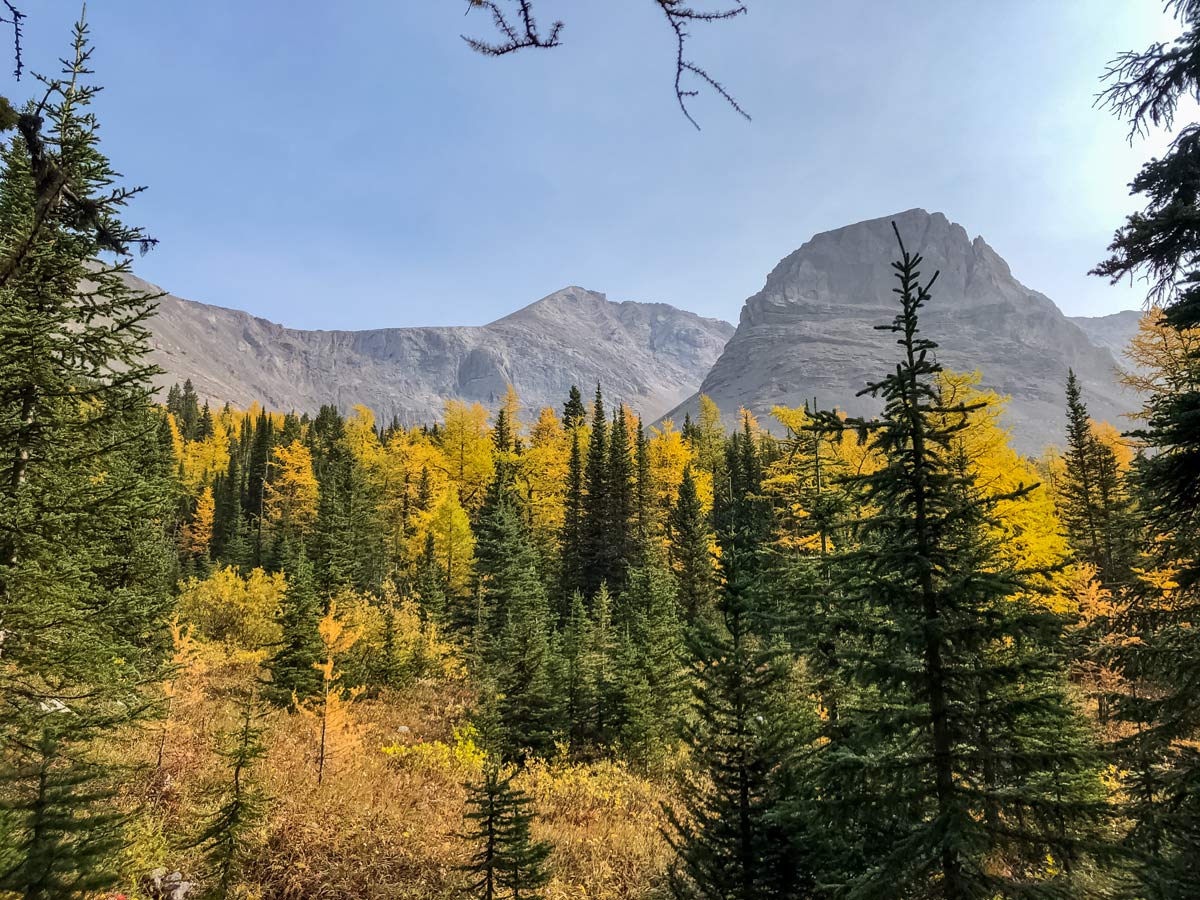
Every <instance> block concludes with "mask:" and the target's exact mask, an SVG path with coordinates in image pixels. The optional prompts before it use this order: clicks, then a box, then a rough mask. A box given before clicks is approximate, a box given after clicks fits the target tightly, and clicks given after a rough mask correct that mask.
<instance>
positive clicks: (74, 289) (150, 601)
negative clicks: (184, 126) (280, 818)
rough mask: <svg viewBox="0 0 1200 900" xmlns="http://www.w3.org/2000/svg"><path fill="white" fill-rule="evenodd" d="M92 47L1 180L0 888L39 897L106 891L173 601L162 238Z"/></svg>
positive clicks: (49, 94) (24, 133)
mask: <svg viewBox="0 0 1200 900" xmlns="http://www.w3.org/2000/svg"><path fill="white" fill-rule="evenodd" d="M91 52H92V51H91V47H90V45H89V41H88V35H87V27H86V25H85V24H84V23H83V22H82V21H81V22H79V23H78V24H77V25H76V27H75V34H74V41H73V48H72V52H70V53H68V54H67V55H66V57H65V59H64V61H63V70H62V73H61V74H60V75H59V76H57V77H49V78H47V79H45V81H44V85H43V88H42V90H41V93H42V99H41V100H40V101H39V102H38V103H36V104H30V105H29V106H28V107H26V108H25V109H23V110H22V112H21V113H20V114H19V115H17V116H15V117H14V118H15V119H16V123H15V124H16V126H17V131H18V135H17V136H15V137H14V138H13V139H12V140H11V141H10V142H9V143H8V144H7V145H6V146H5V147H4V148H3V151H2V170H0V634H3V654H2V655H0V695H2V696H3V697H4V704H3V707H2V709H0V783H2V784H3V789H2V791H0V793H3V802H4V807H5V808H4V809H3V812H2V813H0V818H2V819H3V826H0V831H2V833H3V836H2V838H0V885H2V888H0V889H2V890H3V891H5V892H11V893H12V894H14V895H17V896H23V897H28V898H33V897H37V898H58V897H64V898H65V897H74V896H79V895H81V894H84V893H90V892H100V891H102V890H104V889H105V888H107V887H110V886H111V885H112V879H113V868H114V863H115V860H116V858H117V857H118V855H119V853H120V844H121V841H120V835H119V833H118V826H119V819H118V817H116V816H115V815H113V807H112V805H111V804H110V802H109V787H110V785H111V781H112V775H111V772H109V771H108V770H107V769H106V767H105V766H104V765H102V764H101V763H100V762H99V760H98V757H97V755H96V754H95V753H94V752H93V751H94V746H95V741H96V740H97V739H98V738H100V737H101V736H102V735H103V736H107V735H110V734H112V733H115V732H116V731H117V730H118V729H121V728H123V727H126V726H128V725H129V724H130V723H131V722H133V721H136V720H137V719H139V718H142V717H144V716H145V714H146V713H147V711H148V710H149V709H150V708H151V706H152V704H151V701H150V698H149V697H147V696H146V694H145V692H144V691H145V686H146V685H148V684H150V683H153V682H154V681H155V680H157V678H158V677H159V676H160V675H161V673H162V666H163V662H164V657H165V651H166V645H167V639H166V629H165V625H164V623H165V620H166V618H167V615H168V609H169V607H170V598H171V594H170V589H171V585H170V584H169V582H168V579H169V577H170V574H171V565H170V564H169V562H168V559H167V556H168V554H169V553H170V549H169V546H168V544H167V542H166V539H165V535H164V534H163V531H162V525H163V523H164V522H166V521H168V520H169V518H170V516H171V513H170V505H169V504H170V499H171V497H170V492H169V485H168V484H167V483H166V482H165V480H164V479H163V478H162V474H163V473H162V471H161V468H160V467H158V466H156V465H154V463H155V461H157V460H160V459H161V449H160V448H161V442H160V439H159V434H160V419H159V417H158V416H157V415H156V414H155V413H154V412H153V411H152V410H151V409H150V407H149V403H148V400H149V396H150V392H151V390H152V386H151V378H152V376H153V375H155V374H156V373H157V370H156V369H155V368H154V367H153V366H152V365H151V364H150V363H149V362H148V360H147V353H148V349H149V347H148V342H149V331H148V328H147V320H148V318H149V317H150V316H151V315H152V314H153V311H154V300H155V299H156V295H154V294H150V293H147V292H145V291H143V290H140V289H138V288H137V287H136V286H135V285H134V284H131V283H130V282H129V281H128V280H127V279H126V277H125V276H126V275H127V273H128V272H129V270H130V267H131V251H132V249H133V248H136V247H139V246H140V247H141V249H143V250H145V249H148V247H149V246H150V245H151V244H152V241H151V240H150V239H149V238H148V237H147V236H146V235H145V234H144V233H143V232H141V231H140V230H138V229H135V228H131V227H128V226H126V225H124V224H123V223H122V221H121V216H122V214H123V211H124V207H125V206H126V205H127V203H128V202H129V201H130V200H131V199H132V198H133V197H134V196H135V195H136V194H137V193H138V192H139V190H140V189H127V188H124V187H122V186H121V185H120V176H119V175H118V174H117V173H116V172H114V171H113V169H112V167H111V165H110V164H109V161H108V160H107V159H106V158H105V156H104V155H103V154H102V152H101V150H100V147H99V133H98V130H99V127H100V126H99V122H98V119H97V118H96V116H95V113H94V111H93V109H92V108H91V103H92V101H93V100H94V98H95V96H96V93H97V91H98V90H99V88H98V87H97V86H95V85H94V84H92V83H91V80H90V75H91V71H90V57H91ZM6 124H7V125H8V127H10V128H11V127H12V125H13V122H12V121H9V122H7V123H6Z"/></svg>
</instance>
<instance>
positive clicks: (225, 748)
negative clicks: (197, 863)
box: [191, 696, 267, 900]
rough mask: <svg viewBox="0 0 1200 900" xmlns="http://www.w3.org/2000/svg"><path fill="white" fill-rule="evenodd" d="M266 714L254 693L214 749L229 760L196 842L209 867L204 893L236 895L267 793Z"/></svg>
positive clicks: (216, 898) (222, 898) (221, 897)
mask: <svg viewBox="0 0 1200 900" xmlns="http://www.w3.org/2000/svg"><path fill="white" fill-rule="evenodd" d="M261 718H262V713H261V712H260V711H259V709H258V707H257V701H256V699H255V698H254V697H253V696H250V697H247V698H246V699H245V700H244V701H243V702H242V703H241V704H240V709H239V721H238V726H237V727H236V728H234V729H232V730H230V731H224V732H221V733H220V734H219V735H218V737H217V746H216V748H215V752H216V754H217V756H218V757H219V758H220V759H221V760H223V761H224V763H225V768H226V779H225V781H224V782H223V783H221V784H219V785H217V787H216V788H215V790H214V791H213V800H214V801H215V802H216V804H217V807H216V809H214V810H213V811H212V812H211V813H210V814H209V815H208V816H206V817H205V818H204V819H203V820H202V822H201V826H200V830H199V832H198V833H197V834H196V836H195V837H194V838H193V839H192V841H191V846H193V847H198V848H200V849H201V850H202V851H203V854H204V859H205V863H206V865H207V871H206V873H205V875H206V881H207V883H205V884H204V885H203V891H202V896H204V897H206V898H213V900H226V898H228V897H230V896H231V895H233V894H234V888H235V887H236V884H237V880H238V878H239V877H240V876H241V873H242V869H243V867H244V866H245V862H246V856H247V846H246V845H247V839H248V837H249V835H250V834H251V833H252V832H253V830H254V829H255V828H256V827H257V826H258V824H259V823H260V822H261V821H262V817H263V813H264V812H265V808H266V802H267V798H266V794H265V793H264V792H263V790H262V788H261V786H260V784H259V781H258V779H257V777H256V775H255V771H254V770H255V768H256V766H257V765H258V763H259V762H260V761H261V760H262V759H263V757H265V756H266V755H267V748H266V744H265V743H264V742H263V727H262V724H261Z"/></svg>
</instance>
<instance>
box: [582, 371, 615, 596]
mask: <svg viewBox="0 0 1200 900" xmlns="http://www.w3.org/2000/svg"><path fill="white" fill-rule="evenodd" d="M608 444H609V441H608V419H607V418H606V417H605V415H604V398H603V395H602V394H601V393H600V385H596V400H595V402H594V403H593V404H592V433H591V436H590V437H589V438H588V452H587V469H586V471H585V475H584V479H585V480H584V486H585V491H584V495H583V515H582V517H581V521H580V531H581V541H580V543H581V545H582V550H583V552H582V553H581V554H580V571H581V575H582V577H581V581H582V584H583V592H584V594H585V595H586V596H588V597H591V596H593V595H594V594H595V593H596V591H597V590H599V588H600V585H601V584H603V583H604V582H605V581H607V579H608V575H609V572H610V571H611V569H612V546H611V544H610V543H609V540H610V535H609V533H608V527H609V515H610V511H611V504H610V502H609V498H608V472H609V461H608V457H609V450H608Z"/></svg>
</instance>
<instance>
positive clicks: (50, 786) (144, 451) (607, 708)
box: [0, 2, 1200, 900]
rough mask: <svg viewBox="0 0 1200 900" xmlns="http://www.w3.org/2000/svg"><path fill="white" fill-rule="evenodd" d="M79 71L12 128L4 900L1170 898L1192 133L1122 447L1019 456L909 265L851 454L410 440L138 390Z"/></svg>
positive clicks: (1068, 435) (838, 418)
mask: <svg viewBox="0 0 1200 900" xmlns="http://www.w3.org/2000/svg"><path fill="white" fill-rule="evenodd" d="M1177 7H1178V9H1177V11H1178V14H1179V18H1180V21H1181V23H1182V25H1183V27H1184V29H1185V33H1184V35H1183V36H1182V37H1181V38H1180V40H1179V42H1178V43H1177V44H1174V45H1167V46H1159V47H1157V48H1151V50H1150V51H1148V53H1147V54H1131V55H1130V56H1128V57H1127V58H1124V59H1122V60H1120V61H1119V62H1118V64H1116V67H1115V68H1114V69H1113V70H1112V71H1111V72H1110V77H1109V79H1108V81H1106V82H1105V83H1104V86H1103V89H1104V90H1105V93H1104V94H1103V95H1102V98H1103V99H1104V101H1105V102H1106V103H1108V104H1109V105H1110V106H1111V107H1112V108H1113V110H1114V111H1115V112H1116V113H1117V114H1118V115H1120V116H1122V117H1123V118H1124V119H1126V120H1128V121H1129V123H1130V124H1131V126H1132V127H1133V128H1134V129H1135V130H1136V129H1139V128H1142V127H1144V126H1145V125H1146V124H1147V122H1150V121H1153V122H1155V123H1158V122H1159V121H1163V120H1165V121H1169V120H1170V118H1171V116H1172V114H1173V111H1174V109H1175V105H1176V104H1177V103H1178V102H1179V101H1180V100H1181V99H1184V98H1187V97H1194V96H1196V95H1197V94H1198V93H1200V80H1198V79H1200V74H1198V73H1200V4H1197V3H1191V2H1180V3H1178V4H1177ZM90 52H91V51H90V44H89V38H88V33H87V28H86V26H85V25H84V24H82V23H81V24H80V25H79V26H78V28H77V30H76V33H75V35H74V39H73V42H72V44H71V45H70V47H69V48H68V52H67V53H66V54H65V62H64V68H63V70H62V71H61V72H60V73H57V74H55V75H53V76H52V77H49V78H46V79H45V80H44V84H43V92H42V93H39V94H38V95H37V97H36V98H35V99H34V100H32V101H29V102H28V103H27V104H24V105H16V104H14V105H9V104H8V103H7V102H6V103H4V104H2V105H0V127H3V128H4V129H5V131H6V132H7V135H6V136H7V141H6V143H5V145H4V150H3V171H2V175H0V896H4V897H13V898H17V897H20V898H26V900H52V898H66V897H97V898H100V897H103V898H110V900H116V898H126V900H132V898H147V900H149V898H167V897H171V898H176V900H179V898H184V897H192V898H222V900H224V898H234V897H239V898H318V897H319V898H356V900H359V898H385V897H386V898H481V900H501V898H503V900H508V898H512V900H518V898H524V900H535V898H546V900H549V898H585V897H587V898H666V897H674V898H680V900H684V898H688V900H690V898H695V900H702V898H703V900H718V898H720V900H772V898H779V900H785V898H787V900H808V898H839V900H841V898H844V900H908V898H912V900H924V898H928V900H1000V898H1005V900H1008V898H1022V900H1024V898H1030V900H1042V898H1045V900H1050V898H1113V900H1117V898H1129V900H1189V898H1197V897H1200V633H1198V631H1197V627H1196V626H1197V621H1198V619H1200V546H1198V545H1197V540H1198V535H1200V527H1198V526H1200V521H1198V519H1197V516H1198V514H1200V512H1198V511H1200V288H1197V286H1196V283H1197V277H1198V276H1197V270H1196V260H1197V258H1198V256H1200V237H1198V236H1197V230H1196V227H1195V217H1196V203H1197V201H1196V196H1197V189H1198V187H1200V184H1198V179H1200V175H1198V174H1197V173H1200V166H1198V165H1197V158H1198V157H1200V139H1198V132H1197V126H1189V127H1188V128H1185V129H1183V130H1182V131H1181V133H1180V134H1179V137H1178V138H1177V140H1176V141H1175V143H1173V144H1172V145H1171V147H1170V149H1169V151H1168V152H1167V153H1166V154H1165V155H1164V156H1163V157H1162V158H1160V159H1157V160H1155V161H1153V162H1152V163H1151V164H1149V165H1147V166H1146V168H1145V169H1144V170H1143V171H1142V172H1141V173H1140V174H1139V175H1138V176H1137V178H1136V180H1135V181H1134V183H1133V190H1134V192H1135V193H1136V194H1137V195H1138V197H1139V201H1140V202H1142V203H1143V204H1144V207H1145V208H1144V210H1143V211H1142V212H1139V213H1137V214H1135V215H1134V216H1132V217H1131V218H1130V219H1129V220H1128V222H1127V223H1126V224H1125V225H1124V226H1122V227H1121V228H1120V229H1119V230H1118V231H1117V233H1116V236H1115V239H1114V242H1113V244H1112V247H1111V248H1110V253H1111V255H1110V257H1109V258H1108V259H1106V260H1105V261H1103V262H1101V263H1099V264H1098V266H1097V274H1099V275H1101V276H1104V277H1110V278H1114V279H1119V278H1122V277H1125V276H1128V275H1131V274H1138V275H1147V276H1148V277H1149V279H1150V286H1151V289H1152V290H1151V293H1150V298H1149V303H1148V307H1147V311H1146V313H1145V315H1144V318H1143V320H1142V323H1141V327H1140V330H1139V332H1138V335H1137V337H1136V339H1135V341H1134V343H1133V344H1132V345H1131V347H1130V348H1129V349H1128V354H1129V357H1130V358H1131V359H1132V360H1133V361H1134V362H1135V363H1136V366H1135V367H1133V368H1131V370H1130V371H1131V373H1132V374H1130V375H1129V376H1128V377H1129V380H1130V384H1131V387H1132V388H1134V389H1136V390H1137V391H1139V395H1140V397H1141V398H1142V403H1143V405H1142V408H1141V410H1140V412H1139V414H1138V418H1137V419H1136V420H1135V421H1134V423H1133V425H1132V426H1129V425H1128V423H1107V422H1098V421H1094V420H1093V419H1092V418H1090V417H1089V414H1088V396H1087V394H1086V392H1085V391H1084V390H1083V389H1082V388H1081V386H1080V384H1079V382H1078V381H1077V380H1076V378H1075V376H1074V374H1073V373H1071V372H1069V371H1064V372H1063V373H1062V382H1061V384H1060V385H1055V386H1054V390H1055V391H1056V392H1057V393H1058V394H1059V395H1060V396H1061V417H1062V422H1063V434H1064V440H1063V443H1062V445H1061V446H1060V447H1058V448H1049V449H1047V450H1046V452H1045V453H1044V454H1043V455H1041V456H1040V457H1038V458H1030V457H1027V456H1022V455H1020V454H1018V453H1017V452H1016V451H1015V450H1013V449H1012V448H1011V447H1010V446H1009V442H1008V435H1007V433H1006V431H1005V430H1004V428H1003V427H1002V424H1001V421H1000V416H1001V415H1002V413H1003V411H1004V407H1005V399H1004V398H1003V397H1000V396H997V395H996V394H994V393H992V392H990V391H988V390H985V389H984V388H983V387H981V376H980V375H979V373H972V372H956V371H950V370H948V369H945V368H943V367H942V366H941V365H940V364H939V363H938V349H939V348H938V344H937V342H936V341H937V337H938V336H937V335H936V334H933V333H930V332H929V331H927V330H926V329H925V328H924V327H923V325H922V322H923V319H922V317H923V315H924V313H925V312H926V311H927V310H928V309H931V308H936V307H937V306H938V305H939V304H947V303H952V302H953V300H954V298H953V297H948V296H945V295H943V294H942V293H939V284H938V280H937V273H936V272H935V271H933V270H932V269H931V268H930V267H929V266H927V265H926V264H925V263H924V262H923V260H922V258H921V256H920V254H919V253H917V252H915V250H914V249H913V246H912V244H911V241H912V240H913V239H914V237H915V236H910V235H905V234H903V233H902V232H901V230H900V229H896V232H895V244H894V248H893V252H892V259H893V262H892V267H893V270H894V275H895V294H894V298H895V299H894V308H893V309H892V310H891V313H890V315H891V317H890V318H889V319H885V320H884V321H880V322H879V323H878V327H879V328H880V329H883V330H885V331H886V332H888V333H889V334H890V335H891V336H893V337H894V339H895V343H894V346H895V352H894V355H893V357H891V358H888V359H879V360H878V361H877V363H878V364H877V374H876V375H875V377H874V379H873V380H872V381H871V382H870V383H868V384H864V385H863V391H864V393H866V394H869V395H871V396H872V397H874V398H875V399H876V400H877V401H878V403H879V405H880V408H881V410H882V412H881V413H880V414H879V415H878V416H877V417H872V418H869V419H861V420H860V419H855V418H852V417H848V416H847V415H845V414H843V413H841V412H840V411H839V410H838V409H837V408H836V407H835V406H830V407H829V408H818V407H817V406H816V405H815V403H814V404H812V405H809V406H806V407H801V408H777V409H775V410H774V411H773V413H772V418H773V422H772V423H771V424H772V428H771V429H770V430H768V429H767V427H766V424H767V423H765V422H760V421H758V420H757V419H756V418H755V416H753V415H751V414H750V413H749V412H746V411H744V410H742V411H738V410H718V409H717V408H716V406H715V405H714V404H713V403H712V402H711V401H709V400H708V399H707V398H702V399H701V405H700V413H699V415H698V416H697V417H696V418H695V419H692V418H691V417H688V418H686V419H685V420H684V421H682V422H676V423H673V422H671V421H662V422H654V423H652V422H650V421H646V420H644V419H643V418H642V417H641V416H639V414H638V411H637V410H634V409H628V408H626V407H624V406H622V405H620V404H613V403H611V402H609V400H608V399H607V398H606V396H605V393H604V385H602V384H601V385H595V384H581V385H578V386H576V387H572V388H571V389H570V391H569V393H568V394H567V395H566V396H564V397H563V398H562V405H561V406H560V407H558V408H545V409H529V408H527V407H525V406H524V405H523V404H522V401H521V398H520V397H519V396H518V395H517V393H516V392H515V391H514V390H513V389H512V388H511V387H510V389H509V392H508V395H507V397H505V398H504V400H503V402H502V403H501V404H499V405H497V406H496V408H493V409H485V408H483V407H482V406H479V405H468V404H465V403H461V402H457V401H453V400H451V401H447V402H446V404H445V410H444V415H443V416H442V417H441V418H440V419H439V420H438V421H430V422H428V423H425V424H423V425H420V426H417V427H412V426H402V425H401V424H400V423H399V422H394V421H393V422H387V421H380V420H378V419H377V418H376V417H375V415H374V414H373V413H372V411H371V410H369V409H366V408H362V407H358V408H354V409H351V410H339V409H337V408H335V407H333V406H326V407H323V408H321V409H318V410H304V411H279V410H273V409H267V408H264V407H263V406H261V405H254V406H252V407H250V408H246V409H235V408H232V407H230V406H229V405H221V406H215V405H212V404H210V403H209V402H208V401H207V399H206V398H204V397H202V396H199V395H198V393H197V391H196V390H195V389H194V387H193V385H192V384H191V383H190V382H187V383H184V384H181V385H176V386H174V387H172V388H170V390H169V393H163V394H162V395H159V394H157V393H156V392H155V391H154V389H153V387H152V384H153V379H154V378H155V377H156V376H157V375H158V374H159V373H158V372H157V371H156V370H155V369H154V368H153V367H152V366H151V365H149V363H148V362H147V360H146V355H147V352H148V346H149V345H148V341H149V334H150V333H149V331H148V327H147V323H148V322H149V321H150V317H152V316H153V315H154V309H155V301H156V296H155V295H153V294H147V293H143V292H141V291H139V290H138V289H137V288H136V287H135V284H136V282H131V281H130V280H128V279H127V278H126V277H125V276H126V275H127V274H128V273H130V272H131V270H132V267H133V266H134V263H135V261H136V259H137V255H138V253H139V252H145V251H146V250H148V249H150V248H151V247H152V245H153V238H152V237H151V234H150V233H149V232H144V231H142V230H141V229H140V228H139V227H135V226H133V225H131V224H129V223H130V222H131V221H135V220H136V219H137V202H136V201H137V195H138V193H139V192H140V189H138V188H127V187H122V186H121V185H122V184H124V183H125V180H124V179H123V178H122V177H121V176H118V175H117V174H116V173H115V171H114V168H113V166H114V164H113V163H110V162H109V160H108V159H107V158H106V156H105V155H104V151H103V149H102V146H101V141H100V139H99V134H100V125H99V122H98V120H97V118H96V116H95V114H94V113H93V111H92V109H93V108H92V106H91V105H90V104H91V101H92V99H93V98H94V96H95V92H96V91H97V90H98V87H97V81H96V77H95V76H93V74H92V73H91V71H90V62H89V60H90ZM135 174H136V173H135ZM732 423H736V427H730V426H731V424H732Z"/></svg>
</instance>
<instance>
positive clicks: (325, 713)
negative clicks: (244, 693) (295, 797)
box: [293, 600, 363, 784]
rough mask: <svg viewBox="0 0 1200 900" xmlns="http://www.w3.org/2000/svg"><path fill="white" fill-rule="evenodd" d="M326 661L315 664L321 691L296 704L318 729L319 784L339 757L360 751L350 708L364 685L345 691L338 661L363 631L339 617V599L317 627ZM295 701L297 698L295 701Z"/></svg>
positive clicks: (356, 728)
mask: <svg viewBox="0 0 1200 900" xmlns="http://www.w3.org/2000/svg"><path fill="white" fill-rule="evenodd" d="M317 631H318V632H319V633H320V635H321V646H322V647H323V648H324V652H325V658H324V659H322V660H321V661H320V662H317V663H313V668H315V669H316V670H317V671H318V672H320V673H321V692H320V693H319V694H318V695H317V696H316V697H315V698H312V699H309V700H305V701H303V702H300V701H296V702H295V704H294V705H295V707H296V711H297V712H298V713H299V714H300V715H301V716H302V717H304V718H306V719H308V720H309V721H311V722H312V723H314V725H315V726H316V732H317V733H316V745H317V746H316V763H317V783H318V784H321V783H323V782H324V780H325V777H326V775H327V774H332V770H333V762H334V758H335V757H340V756H343V755H345V754H347V753H352V752H354V751H355V750H357V749H358V745H359V740H360V737H361V731H360V729H359V727H358V725H357V724H356V723H355V721H354V718H353V716H351V714H350V705H351V704H352V703H353V702H354V701H355V700H356V699H357V698H358V696H359V695H360V694H362V692H363V688H362V687H361V686H355V687H351V688H345V687H344V686H343V685H342V684H341V681H342V675H341V672H339V671H338V670H337V668H336V666H337V661H338V658H339V657H341V655H342V654H344V653H345V652H346V651H347V650H349V649H350V648H351V647H353V646H354V644H355V642H356V641H357V640H358V638H359V634H360V632H359V629H358V628H355V627H350V626H347V624H346V622H345V621H343V620H342V619H341V618H339V617H338V614H337V600H331V601H329V612H327V613H326V614H325V617H324V618H323V619H321V622H320V624H319V625H318V627H317ZM293 699H295V698H293Z"/></svg>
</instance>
